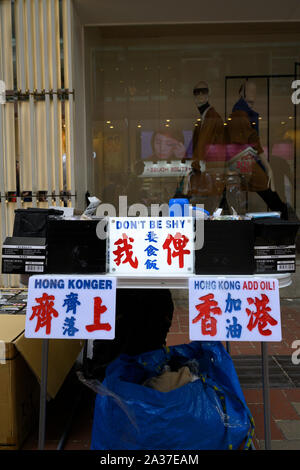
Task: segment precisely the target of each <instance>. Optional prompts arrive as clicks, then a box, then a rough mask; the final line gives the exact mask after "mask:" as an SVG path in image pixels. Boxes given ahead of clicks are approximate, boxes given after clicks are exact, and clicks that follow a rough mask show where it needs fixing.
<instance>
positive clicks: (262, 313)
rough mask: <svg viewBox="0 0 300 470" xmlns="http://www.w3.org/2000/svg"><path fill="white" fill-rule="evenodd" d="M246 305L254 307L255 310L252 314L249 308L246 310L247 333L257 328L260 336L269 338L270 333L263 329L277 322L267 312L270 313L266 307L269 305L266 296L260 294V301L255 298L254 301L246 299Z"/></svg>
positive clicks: (269, 309)
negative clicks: (247, 318) (247, 320)
mask: <svg viewBox="0 0 300 470" xmlns="http://www.w3.org/2000/svg"><path fill="white" fill-rule="evenodd" d="M247 301H248V304H249V305H253V304H254V306H255V308H256V310H255V311H254V312H253V311H252V310H250V309H249V308H246V312H247V315H248V316H249V317H250V320H249V323H248V325H247V328H248V330H249V331H252V330H253V329H254V328H256V327H257V328H258V331H259V333H260V334H261V335H262V336H270V335H271V334H272V331H271V330H269V329H265V328H266V327H267V326H268V324H269V325H271V326H275V325H277V323H278V322H277V320H275V318H273V317H271V315H269V313H268V312H270V311H271V308H270V307H267V304H268V303H269V298H268V296H267V295H265V294H262V295H261V299H258V298H257V297H255V300H254V299H252V298H251V297H249V298H247Z"/></svg>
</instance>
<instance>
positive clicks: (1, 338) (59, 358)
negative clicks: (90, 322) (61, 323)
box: [0, 314, 83, 450]
mask: <svg viewBox="0 0 300 470" xmlns="http://www.w3.org/2000/svg"><path fill="white" fill-rule="evenodd" d="M24 330H25V315H22V314H19V315H9V314H2V315H0V417H1V418H0V449H7V450H10V449H11V450H13V449H19V448H20V446H21V445H22V443H23V442H24V440H25V438H26V437H27V435H28V434H29V432H30V431H31V429H32V427H33V425H34V424H35V423H36V418H37V416H38V413H39V380H40V377H41V356H42V340H39V339H27V338H25V336H24ZM82 347H83V341H80V340H72V341H68V340H49V359H48V382H47V394H48V398H49V399H51V398H55V396H56V394H57V393H58V391H59V389H60V388H61V386H62V384H63V382H64V380H65V378H66V376H67V374H68V373H69V371H70V370H71V368H72V366H73V364H74V363H75V361H76V359H77V357H78V355H79V353H80V351H81V349H82Z"/></svg>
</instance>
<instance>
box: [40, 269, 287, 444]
mask: <svg viewBox="0 0 300 470" xmlns="http://www.w3.org/2000/svg"><path fill="white" fill-rule="evenodd" d="M109 276H111V277H116V280H117V288H130V287H131V288H141V287H143V288H149V289H151V288H154V287H156V288H157V287H159V288H165V289H188V282H189V277H191V276H193V277H197V275H195V274H194V275H188V276H185V277H179V276H178V277H176V276H174V277H172V278H169V277H156V278H155V279H154V278H142V277H120V278H119V277H118V276H115V275H112V274H109ZM201 277H203V275H201ZM208 277H216V276H211V275H209V276H208ZM222 277H224V276H222ZM225 277H226V276H225ZM231 277H234V276H231ZM237 277H241V276H237ZM242 277H243V276H242ZM245 277H249V276H245ZM253 277H258V278H259V277H270V278H274V277H275V278H277V279H278V280H279V288H282V287H287V286H288V285H290V284H291V282H292V281H291V275H290V274H288V275H287V274H282V275H273V276H272V275H255V276H253ZM226 349H227V352H228V353H229V354H230V342H228V341H227V342H226ZM48 350H49V339H43V340H42V361H41V367H42V369H41V383H40V415H39V440H38V449H39V450H44V447H45V433H46V406H47V376H48ZM86 352H87V342H86V343H85V347H84V352H83V354H84V355H85V354H86ZM268 359H269V358H268V345H267V343H266V342H261V360H262V382H263V405H264V433H265V450H270V449H271V425H270V384H269V362H268ZM83 362H84V358H83ZM84 363H85V362H84Z"/></svg>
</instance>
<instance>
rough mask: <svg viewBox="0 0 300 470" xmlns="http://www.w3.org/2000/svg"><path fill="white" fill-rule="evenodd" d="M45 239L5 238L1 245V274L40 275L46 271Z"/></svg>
mask: <svg viewBox="0 0 300 470" xmlns="http://www.w3.org/2000/svg"><path fill="white" fill-rule="evenodd" d="M46 264H47V245H46V238H34V237H7V238H6V239H5V241H4V243H3V245H2V272H3V273H6V274H29V273H39V274H42V273H44V272H45V270H46Z"/></svg>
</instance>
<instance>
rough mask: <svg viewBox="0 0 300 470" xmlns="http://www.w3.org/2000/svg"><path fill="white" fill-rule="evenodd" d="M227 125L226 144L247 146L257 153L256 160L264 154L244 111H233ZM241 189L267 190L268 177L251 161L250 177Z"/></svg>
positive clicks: (258, 165) (257, 164) (259, 166)
mask: <svg viewBox="0 0 300 470" xmlns="http://www.w3.org/2000/svg"><path fill="white" fill-rule="evenodd" d="M230 118H231V119H230V120H228V125H227V126H226V136H225V138H226V142H227V143H228V144H241V145H244V144H248V145H250V146H251V147H253V148H254V149H255V150H256V151H257V154H258V156H257V159H258V160H260V159H259V154H262V153H263V152H264V150H263V148H262V146H261V143H260V140H259V136H258V134H257V132H256V130H255V129H253V127H252V126H251V124H250V122H249V118H248V115H247V113H246V112H245V111H241V110H237V111H234V112H233V113H232V114H231V116H230ZM244 186H245V187H243V189H245V190H248V191H264V190H265V189H267V188H268V175H267V173H266V171H265V170H264V169H263V168H262V166H261V165H260V164H259V163H257V161H255V160H253V163H252V175H251V176H249V177H248V178H247V180H245V181H244Z"/></svg>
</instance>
